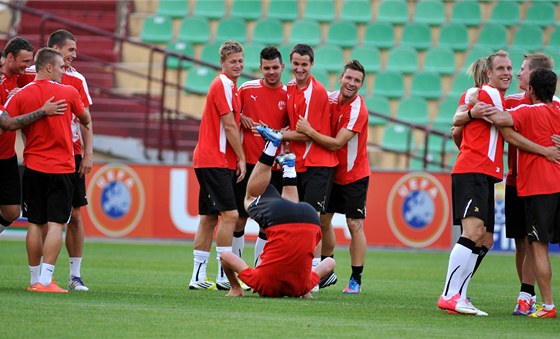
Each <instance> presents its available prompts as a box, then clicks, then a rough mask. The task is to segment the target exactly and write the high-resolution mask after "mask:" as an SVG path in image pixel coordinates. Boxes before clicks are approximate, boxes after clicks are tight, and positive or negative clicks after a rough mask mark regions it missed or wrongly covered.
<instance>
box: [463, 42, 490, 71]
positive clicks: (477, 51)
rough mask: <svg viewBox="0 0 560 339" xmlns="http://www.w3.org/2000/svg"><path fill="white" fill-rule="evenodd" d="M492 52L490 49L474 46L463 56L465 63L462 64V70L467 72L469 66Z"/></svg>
mask: <svg viewBox="0 0 560 339" xmlns="http://www.w3.org/2000/svg"><path fill="white" fill-rule="evenodd" d="M493 52H494V50H493V49H492V48H489V47H480V46H477V45H474V46H473V47H472V48H471V49H469V50H468V51H467V55H466V56H465V63H464V64H463V70H467V69H468V68H469V66H470V65H471V64H472V63H473V62H474V61H476V60H477V59H478V58H481V57H485V56H488V55H490V54H492V53H493Z"/></svg>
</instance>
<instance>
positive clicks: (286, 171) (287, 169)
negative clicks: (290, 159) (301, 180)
mask: <svg viewBox="0 0 560 339" xmlns="http://www.w3.org/2000/svg"><path fill="white" fill-rule="evenodd" d="M296 175H297V174H296V168H295V167H293V166H288V165H283V166H282V178H295V177H296Z"/></svg>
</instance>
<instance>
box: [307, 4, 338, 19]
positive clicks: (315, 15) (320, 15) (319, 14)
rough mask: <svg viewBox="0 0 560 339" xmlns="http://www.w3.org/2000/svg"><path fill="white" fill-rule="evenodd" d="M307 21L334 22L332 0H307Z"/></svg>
mask: <svg viewBox="0 0 560 339" xmlns="http://www.w3.org/2000/svg"><path fill="white" fill-rule="evenodd" d="M303 17H304V18H305V19H311V20H317V21H319V22H331V21H333V20H334V1H330V0H307V1H306V5H305V10H304V11H303Z"/></svg>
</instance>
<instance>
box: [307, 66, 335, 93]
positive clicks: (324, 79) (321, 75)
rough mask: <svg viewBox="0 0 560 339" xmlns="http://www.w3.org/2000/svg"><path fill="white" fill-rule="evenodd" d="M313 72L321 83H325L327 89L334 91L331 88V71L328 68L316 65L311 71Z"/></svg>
mask: <svg viewBox="0 0 560 339" xmlns="http://www.w3.org/2000/svg"><path fill="white" fill-rule="evenodd" d="M311 74H313V77H315V80H317V81H319V82H320V83H322V84H323V86H325V88H326V89H327V91H332V90H333V89H332V88H331V84H330V81H329V73H328V72H327V70H326V69H322V68H318V69H315V67H313V70H312V71H311Z"/></svg>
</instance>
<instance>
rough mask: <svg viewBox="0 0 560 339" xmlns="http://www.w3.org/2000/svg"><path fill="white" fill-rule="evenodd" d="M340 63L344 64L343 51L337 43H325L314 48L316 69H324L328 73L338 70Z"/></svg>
mask: <svg viewBox="0 0 560 339" xmlns="http://www.w3.org/2000/svg"><path fill="white" fill-rule="evenodd" d="M341 65H344V52H343V51H342V48H340V47H339V46H337V45H332V44H325V45H321V46H319V47H317V48H316V49H315V65H314V67H313V69H314V70H316V69H324V70H326V71H327V72H329V73H337V72H340V69H341V67H342V66H341Z"/></svg>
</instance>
